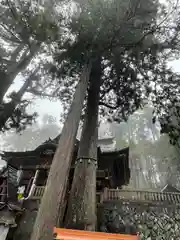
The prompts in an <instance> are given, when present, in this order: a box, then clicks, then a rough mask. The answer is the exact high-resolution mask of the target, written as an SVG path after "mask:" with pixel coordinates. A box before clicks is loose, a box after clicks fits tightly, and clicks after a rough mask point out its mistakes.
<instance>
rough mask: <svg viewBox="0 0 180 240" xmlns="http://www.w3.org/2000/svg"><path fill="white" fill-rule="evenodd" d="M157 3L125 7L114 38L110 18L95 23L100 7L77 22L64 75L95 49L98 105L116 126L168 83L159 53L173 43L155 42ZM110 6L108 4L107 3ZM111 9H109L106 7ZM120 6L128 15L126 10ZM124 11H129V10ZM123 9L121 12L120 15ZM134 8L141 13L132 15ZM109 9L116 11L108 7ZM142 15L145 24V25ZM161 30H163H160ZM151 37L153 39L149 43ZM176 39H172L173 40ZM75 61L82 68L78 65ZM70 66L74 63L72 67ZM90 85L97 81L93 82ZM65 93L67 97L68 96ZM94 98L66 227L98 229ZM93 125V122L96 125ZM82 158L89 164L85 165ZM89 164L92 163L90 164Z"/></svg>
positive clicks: (88, 116)
mask: <svg viewBox="0 0 180 240" xmlns="http://www.w3.org/2000/svg"><path fill="white" fill-rule="evenodd" d="M101 2H103V1H101ZM122 2H123V1H122ZM130 2H131V1H130ZM138 2H139V1H138ZM124 3H125V2H124ZM131 3H132V2H131ZM152 3H153V1H149V2H148V4H147V3H146V6H145V5H144V4H143V2H141V4H142V8H141V7H139V5H138V6H137V5H136V4H135V5H133V7H132V8H130V9H128V8H127V9H126V8H125V9H126V10H127V11H125V12H126V14H125V16H124V15H123V17H124V18H123V19H120V20H119V18H118V20H119V22H120V23H121V27H119V25H118V27H117V29H113V31H114V32H113V33H112V31H111V30H109V31H108V33H107V32H106V31H105V25H104V26H103V24H104V23H107V22H106V21H107V19H108V20H109V18H107V19H106V18H105V20H104V19H102V18H100V22H101V24H98V20H97V19H96V17H97V16H98V15H97V12H99V11H102V9H100V8H99V6H98V7H97V8H96V9H95V6H93V8H92V9H89V8H88V10H87V9H85V12H81V14H82V15H80V18H79V22H78V21H76V22H75V24H74V23H73V24H74V25H73V26H72V28H73V27H75V29H76V30H75V32H76V34H77V32H78V34H77V36H78V37H77V38H76V41H75V43H74V44H72V43H71V44H70V45H69V48H68V51H67V52H69V53H70V54H69V58H68V60H70V61H69V62H68V61H66V64H65V65H64V66H63V67H64V68H61V69H60V74H62V72H66V71H67V69H69V67H70V66H71V70H72V71H73V70H75V71H76V72H77V70H78V66H79V62H80V60H77V59H78V58H79V59H80V58H81V60H82V61H83V59H84V58H85V57H86V54H85V51H84V50H85V49H87V48H88V49H90V51H91V53H92V55H93V54H94V56H95V55H96V56H97V55H100V56H101V58H102V59H103V61H102V62H101V66H99V72H101V71H100V69H102V72H101V73H100V76H99V79H100V80H99V82H101V86H100V93H99V94H100V100H101V101H100V102H99V104H100V105H101V106H103V108H102V107H101V109H100V113H102V114H103V115H105V116H106V117H107V114H110V115H111V116H112V115H114V117H113V119H114V120H116V121H122V120H126V119H127V117H128V116H129V114H131V113H133V112H134V111H135V110H136V109H138V108H139V107H140V106H141V105H142V104H143V100H144V99H147V98H148V97H149V96H150V93H151V89H150V85H151V83H152V82H153V81H154V82H155V81H156V80H158V81H159V82H161V81H162V80H163V78H162V77H161V76H162V72H163V73H164V67H165V66H166V65H165V64H164V63H163V60H164V59H163V60H161V58H162V56H160V55H159V52H160V51H162V49H167V48H171V46H170V44H168V45H164V43H162V42H159V43H158V41H157V40H155V39H154V33H155V32H156V30H157V29H158V28H157V29H156V27H157V26H156V20H155V18H156V10H155V9H156V6H154V8H153V4H152ZM106 4H107V5H108V3H107V2H106ZM106 4H105V9H106V7H107V5H106ZM149 4H151V5H149ZM147 5H148V9H147ZM103 6H104V5H103ZM103 6H102V7H103ZM121 7H122V9H123V11H124V8H123V6H121ZM125 7H127V6H126V5H125ZM122 9H120V12H121V11H122ZM132 9H133V10H136V11H137V12H136V11H135V12H134V11H132ZM150 9H151V10H152V12H151V11H150ZM103 10H104V9H103ZM106 10H107V9H106ZM108 10H109V11H111V10H112V9H111V7H109V5H108ZM128 10H129V11H128ZM96 11H97V12H96ZM104 12H106V15H108V14H109V12H108V11H103V13H104ZM112 12H113V11H112ZM112 12H111V14H112ZM136 13H137V15H136ZM111 14H110V16H111V17H114V15H113V16H112V15H111ZM133 14H134V15H133ZM154 14H155V15H154ZM116 16H117V15H116ZM143 16H144V17H145V19H143V20H142V18H143ZM98 17H99V16H98ZM103 17H104V16H103ZM96 20H97V21H96ZM135 20H136V21H135ZM137 20H138V21H137ZM113 21H117V19H113V20H112V22H113ZM132 21H133V22H132ZM112 22H111V24H112ZM80 23H81V24H80ZM122 23H123V25H122ZM150 23H151V24H150ZM78 24H79V26H81V27H80V29H78ZM95 24H96V26H95ZM102 26H103V27H102ZM116 26H117V25H116ZM140 26H141V27H140ZM83 29H84V31H83ZM147 29H148V30H147ZM103 31H104V32H103ZM146 31H147V32H146ZM157 31H159V29H158V30H157ZM92 32H94V34H92ZM97 32H98V34H97ZM152 33H153V34H152ZM156 33H157V32H156ZM105 34H107V35H108V36H109V35H110V36H111V37H110V36H109V38H108V39H111V41H110V43H109V42H108V41H107V37H105ZM111 34H112V35H111ZM149 35H150V37H149V38H147V36H149ZM94 36H95V37H94ZM118 36H119V38H118ZM171 40H172V39H170V41H171ZM67 52H66V54H67ZM75 62H77V63H78V64H75ZM68 64H70V65H69V67H68ZM74 66H76V67H74ZM97 66H98V64H97ZM73 68H74V69H73ZM96 71H97V70H96ZM97 72H98V71H97ZM165 74H167V79H168V81H169V78H170V76H171V75H172V72H170V71H169V70H167V69H166V73H165ZM168 74H169V75H168ZM148 75H149V76H148ZM159 79H160V80H159ZM91 81H93V79H92V78H91ZM158 81H157V82H158ZM91 87H92V85H91ZM65 94H66V96H67V91H66V93H65ZM66 99H67V98H66ZM90 99H91V95H90V94H89V95H88V103H87V105H88V107H87V109H88V112H90V113H91V114H92V113H94V114H95V115H94V118H92V115H90V114H88V112H87V115H86V118H85V122H84V125H83V132H82V136H81V142H80V149H79V154H78V159H77V160H78V161H77V166H76V169H75V174H74V179H73V184H72V190H71V193H70V199H69V206H68V213H67V217H66V223H65V224H66V226H67V227H72V228H80V229H88V230H94V229H95V222H96V217H95V210H94V209H95V198H94V196H95V190H96V189H95V176H96V173H95V172H96V170H95V166H94V162H93V160H92V158H91V157H92V156H93V153H94V154H95V152H96V151H97V145H96V146H95V144H94V145H93V144H92V145H91V143H94V142H93V141H95V133H96V127H97V126H96V125H94V123H95V117H96V112H95V110H97V109H98V101H95V100H94V104H95V102H96V104H97V105H96V106H95V105H93V104H92V106H93V107H94V112H93V110H92V109H93V108H92V107H91V109H90V102H91V100H90ZM105 108H108V109H110V110H109V112H108V111H107V109H106V110H105ZM91 121H92V122H93V121H94V122H93V124H92V122H91ZM87 122H88V125H87ZM89 134H90V135H89ZM85 139H86V141H85ZM91 141H92V142H91ZM95 148H96V150H95ZM82 149H83V150H82ZM83 155H84V156H83ZM83 157H84V158H85V160H83ZM86 157H87V158H86ZM87 159H89V160H90V163H89V164H88V160H87ZM83 180H84V181H83ZM82 182H83V185H82ZM88 189H89V193H88Z"/></svg>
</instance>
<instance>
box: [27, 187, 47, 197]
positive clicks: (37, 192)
mask: <svg viewBox="0 0 180 240" xmlns="http://www.w3.org/2000/svg"><path fill="white" fill-rule="evenodd" d="M44 190H45V186H36V187H35V188H34V191H33V194H32V196H31V197H30V198H31V199H34V200H40V199H41V198H42V196H43V194H44Z"/></svg>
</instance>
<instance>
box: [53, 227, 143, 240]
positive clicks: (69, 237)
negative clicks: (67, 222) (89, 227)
mask: <svg viewBox="0 0 180 240" xmlns="http://www.w3.org/2000/svg"><path fill="white" fill-rule="evenodd" d="M54 239H57V240H105V239H106V240H139V236H138V234H137V235H125V234H112V233H103V232H88V231H82V230H71V229H64V228H54Z"/></svg>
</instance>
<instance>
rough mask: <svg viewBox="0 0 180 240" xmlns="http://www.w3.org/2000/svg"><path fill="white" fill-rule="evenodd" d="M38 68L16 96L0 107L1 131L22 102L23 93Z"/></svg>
mask: <svg viewBox="0 0 180 240" xmlns="http://www.w3.org/2000/svg"><path fill="white" fill-rule="evenodd" d="M36 72H37V69H36V70H35V71H34V72H33V73H32V74H31V75H30V76H29V77H28V78H27V79H26V81H25V82H24V84H23V86H22V87H21V89H20V90H19V91H18V92H17V93H16V95H15V97H14V98H13V99H12V100H11V101H10V102H8V103H6V104H3V105H2V108H0V131H2V129H3V127H4V126H5V124H6V122H7V121H8V119H9V118H10V117H11V116H12V113H13V112H14V110H15V109H16V107H17V106H18V105H19V103H20V102H21V99H22V97H23V95H24V94H25V92H26V90H27V88H28V87H29V85H30V83H31V81H32V80H33V77H34V76H35V74H36Z"/></svg>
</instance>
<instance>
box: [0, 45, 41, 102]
mask: <svg viewBox="0 0 180 240" xmlns="http://www.w3.org/2000/svg"><path fill="white" fill-rule="evenodd" d="M39 49H40V46H39V45H33V46H32V47H31V49H30V52H29V54H27V51H26V50H25V52H24V54H23V55H22V57H21V59H20V60H19V62H18V63H12V64H9V66H8V67H7V73H1V75H0V77H1V87H0V104H2V103H3V98H4V96H5V94H6V93H7V91H8V89H9V87H10V86H11V84H12V83H13V81H14V80H15V78H16V77H17V75H18V74H19V73H21V72H22V71H23V70H25V69H26V68H27V67H28V65H29V64H30V62H31V60H32V59H33V58H34V57H35V55H36V54H37V53H38V51H39Z"/></svg>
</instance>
